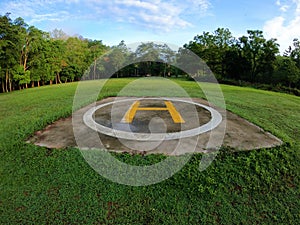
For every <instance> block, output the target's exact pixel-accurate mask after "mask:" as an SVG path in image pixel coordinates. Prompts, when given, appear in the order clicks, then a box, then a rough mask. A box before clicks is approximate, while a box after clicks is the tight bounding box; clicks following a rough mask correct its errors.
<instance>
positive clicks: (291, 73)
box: [274, 56, 300, 88]
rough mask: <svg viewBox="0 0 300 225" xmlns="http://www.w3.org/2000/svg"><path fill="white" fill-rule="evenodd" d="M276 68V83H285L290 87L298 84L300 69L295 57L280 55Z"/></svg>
mask: <svg viewBox="0 0 300 225" xmlns="http://www.w3.org/2000/svg"><path fill="white" fill-rule="evenodd" d="M275 68H276V69H275V73H274V78H275V82H276V83H281V84H284V85H286V86H288V87H290V88H291V87H292V86H294V87H295V86H296V85H297V82H298V81H299V80H300V69H299V68H298V67H297V64H296V62H295V61H294V60H293V59H291V58H290V57H284V56H278V57H277V60H276V67H275Z"/></svg>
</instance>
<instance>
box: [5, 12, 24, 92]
mask: <svg viewBox="0 0 300 225" xmlns="http://www.w3.org/2000/svg"><path fill="white" fill-rule="evenodd" d="M19 42H20V38H19V36H18V29H17V26H16V25H14V23H13V22H12V20H11V19H10V17H9V13H7V14H6V15H4V16H0V67H1V73H0V79H1V86H2V91H3V92H9V91H12V90H13V72H14V68H15V66H16V65H17V64H18V60H19V48H18V46H19V45H18V43H19Z"/></svg>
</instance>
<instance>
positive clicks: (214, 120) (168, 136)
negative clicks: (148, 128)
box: [83, 98, 222, 141]
mask: <svg viewBox="0 0 300 225" xmlns="http://www.w3.org/2000/svg"><path fill="white" fill-rule="evenodd" d="M143 99H147V100H162V99H164V100H169V101H175V102H183V103H188V104H193V105H196V106H199V107H202V108H204V109H206V110H208V111H209V112H210V114H211V120H210V121H209V122H208V123H206V124H204V125H202V126H200V127H197V128H193V129H190V130H184V131H180V132H174V133H133V132H127V131H121V130H116V129H113V128H110V127H106V126H103V125H101V124H99V123H97V122H96V121H95V120H94V118H93V115H94V113H95V112H96V111H97V110H99V109H101V108H103V107H105V106H108V105H111V104H114V103H119V102H127V101H138V100H141V99H138V98H137V99H124V100H118V101H113V102H108V103H105V104H101V105H98V106H95V107H92V108H91V109H89V110H88V111H87V112H86V113H85V114H84V115H83V121H84V123H85V125H87V126H88V127H89V128H91V129H93V130H94V131H97V132H100V133H102V134H105V135H108V136H112V137H116V138H121V139H126V140H135V141H162V140H174V139H181V138H188V137H193V136H196V135H199V134H203V133H205V132H208V131H211V130H213V129H215V128H216V127H217V126H218V125H219V124H220V123H221V122H222V115H221V114H220V113H219V112H218V111H217V110H215V109H213V108H211V107H209V106H206V105H203V104H200V103H196V102H192V101H187V100H182V99H172V98H143Z"/></svg>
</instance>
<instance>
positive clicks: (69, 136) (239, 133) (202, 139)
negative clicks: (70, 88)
mask: <svg viewBox="0 0 300 225" xmlns="http://www.w3.org/2000/svg"><path fill="white" fill-rule="evenodd" d="M114 100H115V98H107V99H104V100H102V101H99V102H97V103H96V105H100V104H104V103H109V102H113V101H114ZM192 100H193V101H194V102H197V103H200V104H203V105H208V103H207V102H206V101H204V100H202V99H192ZM144 104H145V105H143V107H150V106H151V107H164V105H163V104H162V103H157V102H154V101H152V102H151V101H150V100H149V101H148V102H146V103H144ZM130 105H131V104H129V103H126V104H125V103H124V104H123V106H122V105H116V106H114V105H109V106H107V107H106V108H105V107H104V108H102V109H101V110H100V111H96V113H95V121H96V122H97V123H99V124H101V125H103V126H107V127H115V128H116V127H117V129H121V130H122V129H123V128H122V126H121V125H122V124H121V123H120V124H117V123H116V121H117V120H120V119H119V117H120V116H122V115H124V114H125V113H126V111H127V110H128V109H129V108H130ZM93 106H95V104H91V105H89V106H86V107H84V108H82V109H80V110H78V111H76V112H74V113H73V123H72V117H69V118H66V119H60V120H58V121H56V122H54V123H53V124H51V125H49V126H47V127H46V128H45V129H44V130H41V131H38V132H36V133H35V135H34V136H33V137H32V138H30V140H29V142H31V143H34V144H36V145H38V146H45V147H47V148H66V147H77V146H78V145H77V142H76V140H75V137H74V130H75V129H76V135H77V136H78V135H79V136H80V138H81V140H84V141H83V142H82V141H81V144H80V147H81V148H82V147H86V148H105V149H108V150H111V151H118V152H124V151H125V152H139V151H141V152H143V153H145V154H146V153H147V154H148V153H150V154H151V153H163V154H168V155H173V154H175V153H173V150H174V149H175V148H176V146H178V144H179V142H180V140H167V141H162V142H150V146H152V147H151V149H144V146H145V142H142V141H134V140H124V139H118V138H116V137H112V136H108V135H104V134H101V133H98V132H96V131H94V130H92V129H91V128H89V127H88V126H86V125H85V123H84V121H83V115H84V114H85V112H86V111H87V110H88V109H90V108H91V107H93ZM174 106H175V108H176V109H177V110H178V112H180V113H181V115H182V117H183V118H184V119H185V121H186V122H185V123H184V124H175V123H174V122H173V121H172V119H171V117H170V115H169V114H168V112H167V111H166V112H161V111H147V112H146V111H143V112H139V114H138V113H137V114H136V115H135V118H134V121H133V122H132V124H131V125H130V130H131V131H133V132H146V133H147V132H162V131H163V130H164V131H165V132H168V133H169V132H180V131H184V130H188V129H193V128H195V127H197V124H198V125H199V124H200V125H203V124H205V123H207V122H208V121H209V120H210V119H211V118H210V113H209V112H208V111H207V110H205V109H203V108H201V107H197V106H196V107H194V110H196V112H197V113H195V111H193V113H191V111H192V110H191V109H189V107H190V106H188V105H187V104H184V103H180V102H179V103H178V102H175V101H174ZM112 107H116V108H117V109H118V110H115V111H118V112H119V114H120V115H117V116H116V118H115V119H113V118H110V114H109V112H111V111H112ZM214 108H215V107H214ZM215 109H216V110H218V109H217V108H215ZM218 111H220V110H218ZM117 114H118V113H117ZM196 114H197V115H196ZM118 116H119V117H118ZM222 116H223V121H222V123H221V124H220V125H219V126H218V127H217V128H215V129H214V130H212V131H210V132H206V133H203V134H200V135H197V136H193V137H188V138H185V143H187V144H188V143H189V140H190V141H191V143H192V142H195V140H196V141H197V142H196V143H197V144H196V149H195V152H206V151H208V150H212V149H217V148H219V147H220V146H219V144H217V141H216V144H215V145H214V142H213V141H212V142H211V143H210V145H209V149H208V147H207V143H208V142H209V138H210V134H211V132H213V133H214V134H218V132H219V133H220V135H221V133H222V132H223V130H224V129H225V126H226V129H225V135H223V136H224V139H223V142H222V143H223V144H222V145H223V146H227V147H230V148H234V149H236V150H237V151H244V150H253V149H260V148H270V147H275V146H278V145H281V144H282V141H281V140H279V139H278V138H277V137H275V136H273V135H272V134H270V133H268V132H265V131H264V130H263V129H261V128H260V127H258V126H256V125H254V124H252V123H250V122H248V121H247V120H245V119H243V118H241V117H239V116H237V115H235V114H233V113H231V112H228V111H227V112H223V113H222ZM157 117H159V118H161V119H162V120H163V123H162V121H160V120H157V121H156V120H155V121H154V122H153V121H151V118H157ZM225 118H226V119H225ZM114 120H115V121H114ZM149 123H153V124H154V125H153V124H152V125H149ZM114 125H115V126H114ZM118 126H119V127H118ZM120 126H121V127H120ZM131 126H132V127H133V128H132V127H131ZM151 126H152V127H154V128H157V130H156V129H154V131H153V129H152V130H151V131H149V127H151ZM126 127H127V128H128V126H126ZM134 129H135V130H134ZM155 130H156V131H155ZM125 131H126V130H125ZM95 133H97V137H99V138H100V140H101V142H100V141H99V140H95ZM92 134H93V135H92ZM221 136H222V135H221ZM148 144H149V143H148ZM187 152H194V149H190V148H189V147H188V145H187V148H185V149H184V150H183V151H182V152H176V154H183V153H187Z"/></svg>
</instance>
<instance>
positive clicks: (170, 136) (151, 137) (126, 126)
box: [83, 98, 222, 141]
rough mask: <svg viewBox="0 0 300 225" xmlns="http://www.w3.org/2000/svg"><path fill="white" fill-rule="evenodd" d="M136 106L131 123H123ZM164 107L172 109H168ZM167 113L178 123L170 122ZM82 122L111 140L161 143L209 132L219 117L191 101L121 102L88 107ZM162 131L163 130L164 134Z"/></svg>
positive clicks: (154, 100)
mask: <svg viewBox="0 0 300 225" xmlns="http://www.w3.org/2000/svg"><path fill="white" fill-rule="evenodd" d="M136 102H139V106H138V107H136V110H135V111H134V115H133V117H134V118H133V119H132V121H131V122H126V121H123V120H124V117H126V114H128V112H129V111H130V110H132V109H131V107H132V106H133V105H134V104H135V103H136ZM175 103H176V104H175ZM168 104H171V107H172V108H170V109H169V108H168ZM110 105H113V107H109V106H110ZM196 107H197V110H196ZM171 110H173V111H174V112H175V113H176V114H177V115H178V116H179V117H181V120H182V121H180V122H176V121H174V119H173V117H172V111H171ZM174 112H173V113H174ZM207 112H209V114H208V113H207ZM129 113H130V112H129ZM199 118H200V119H201V121H199ZM83 121H84V123H85V124H86V125H87V126H88V127H90V128H91V129H93V130H95V131H97V132H100V133H102V134H105V135H108V136H111V137H116V138H121V139H126V140H134V141H161V140H174V139H181V138H187V137H192V136H196V135H200V134H202V133H205V132H208V131H210V130H213V129H214V128H216V127H217V126H218V125H219V124H220V123H221V122H222V116H221V114H220V113H219V112H218V111H217V110H215V109H213V108H211V107H209V106H206V105H203V104H200V103H195V102H192V101H187V100H182V99H169V98H165V99H164V98H143V99H123V100H118V101H113V102H109V103H104V104H101V105H98V106H95V107H92V108H91V109H89V110H88V111H87V112H86V113H85V114H84V116H83ZM203 121H205V122H203ZM150 122H151V123H150ZM150 124H151V126H150ZM162 125H163V126H162ZM165 126H166V127H165ZM151 127H152V129H151V131H150V129H149V128H151ZM162 128H165V131H164V132H162Z"/></svg>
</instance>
